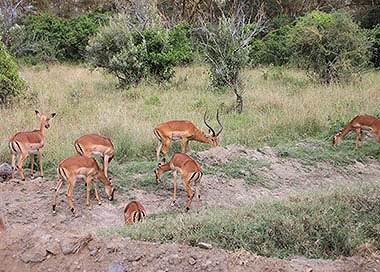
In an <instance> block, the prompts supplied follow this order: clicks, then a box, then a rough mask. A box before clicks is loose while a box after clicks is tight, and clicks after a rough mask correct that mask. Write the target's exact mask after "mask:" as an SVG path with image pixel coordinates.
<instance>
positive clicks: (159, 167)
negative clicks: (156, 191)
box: [154, 158, 165, 183]
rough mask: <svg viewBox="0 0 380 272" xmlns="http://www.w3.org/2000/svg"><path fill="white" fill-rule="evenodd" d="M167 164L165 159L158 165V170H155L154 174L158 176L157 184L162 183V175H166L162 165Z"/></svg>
mask: <svg viewBox="0 0 380 272" xmlns="http://www.w3.org/2000/svg"><path fill="white" fill-rule="evenodd" d="M164 163H165V158H163V159H162V160H161V161H160V162H159V163H158V165H157V167H156V168H154V174H155V175H156V181H157V183H159V182H161V175H162V174H163V173H164V170H163V169H162V165H163V164H164Z"/></svg>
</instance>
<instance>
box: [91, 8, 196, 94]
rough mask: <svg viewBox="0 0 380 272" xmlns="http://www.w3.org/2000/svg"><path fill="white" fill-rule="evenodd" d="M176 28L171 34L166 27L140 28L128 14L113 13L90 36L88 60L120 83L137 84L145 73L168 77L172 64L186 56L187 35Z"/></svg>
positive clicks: (187, 54)
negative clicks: (102, 25)
mask: <svg viewBox="0 0 380 272" xmlns="http://www.w3.org/2000/svg"><path fill="white" fill-rule="evenodd" d="M180 29H181V28H180V27H178V29H177V28H175V30H174V31H175V32H174V33H173V34H172V36H171V34H170V32H169V31H168V30H166V29H158V28H157V27H153V26H148V27H146V28H145V29H142V28H141V26H140V25H139V24H134V20H133V19H132V18H131V17H129V16H128V15H126V14H119V15H116V16H115V17H113V18H112V19H111V21H110V24H109V25H107V26H104V27H102V28H101V29H100V30H99V32H98V33H97V34H96V35H95V36H94V37H92V38H91V39H90V41H89V45H88V47H87V53H88V60H89V61H90V63H91V65H92V66H93V67H101V68H104V69H106V70H107V71H108V72H109V73H111V74H114V75H115V76H117V78H118V79H119V83H120V84H121V85H123V86H128V85H131V84H137V83H139V82H140V81H141V80H142V79H143V78H146V77H152V78H154V79H155V80H156V81H159V82H160V81H163V80H169V79H170V78H171V77H172V76H173V74H174V70H173V68H174V66H175V65H176V64H178V63H180V62H184V61H185V60H186V59H189V57H190V55H189V53H188V52H184V50H186V48H188V47H189V46H190V44H191V43H190V39H189V38H187V36H186V38H185V36H184V32H183V31H182V30H180ZM180 43H183V44H180ZM182 46H183V47H182Z"/></svg>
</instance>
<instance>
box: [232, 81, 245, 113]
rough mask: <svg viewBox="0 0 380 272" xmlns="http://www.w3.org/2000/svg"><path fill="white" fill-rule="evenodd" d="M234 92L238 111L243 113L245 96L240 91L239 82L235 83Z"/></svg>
mask: <svg viewBox="0 0 380 272" xmlns="http://www.w3.org/2000/svg"><path fill="white" fill-rule="evenodd" d="M233 91H234V94H235V96H236V107H235V109H236V111H237V113H242V112H243V96H242V95H241V94H240V93H239V90H238V87H237V84H235V85H234V88H233Z"/></svg>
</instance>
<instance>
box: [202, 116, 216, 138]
mask: <svg viewBox="0 0 380 272" xmlns="http://www.w3.org/2000/svg"><path fill="white" fill-rule="evenodd" d="M203 121H204V122H205V125H206V126H207V127H208V128H209V130H211V132H212V136H215V131H214V129H213V128H212V127H211V126H210V125H209V124H207V120H206V112H205V115H204V116H203Z"/></svg>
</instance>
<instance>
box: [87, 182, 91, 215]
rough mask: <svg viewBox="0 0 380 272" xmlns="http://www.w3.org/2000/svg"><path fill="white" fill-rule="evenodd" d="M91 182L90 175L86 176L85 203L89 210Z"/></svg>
mask: <svg viewBox="0 0 380 272" xmlns="http://www.w3.org/2000/svg"><path fill="white" fill-rule="evenodd" d="M91 183H92V177H90V176H88V177H86V184H87V198H86V205H87V208H88V209H89V210H91V206H90V192H91Z"/></svg>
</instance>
